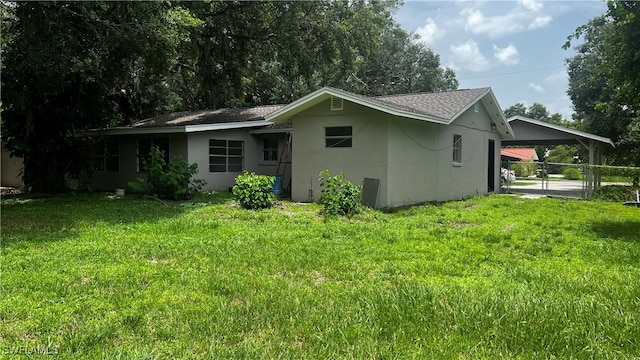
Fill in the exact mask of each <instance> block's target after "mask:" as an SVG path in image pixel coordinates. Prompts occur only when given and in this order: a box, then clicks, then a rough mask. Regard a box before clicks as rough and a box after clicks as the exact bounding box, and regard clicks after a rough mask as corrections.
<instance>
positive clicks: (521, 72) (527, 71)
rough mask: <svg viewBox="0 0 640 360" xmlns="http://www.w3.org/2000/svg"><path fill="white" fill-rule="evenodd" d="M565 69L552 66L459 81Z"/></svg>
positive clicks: (472, 77)
mask: <svg viewBox="0 0 640 360" xmlns="http://www.w3.org/2000/svg"><path fill="white" fill-rule="evenodd" d="M564 67H565V66H564V65H562V66H552V67H546V68H538V69H531V70H521V71H512V72H507V73H500V74H490V75H478V76H470V77H466V78H464V79H458V81H462V80H471V79H481V78H488V77H496V76H506V75H516V74H524V73H530V72H536V71H544V70H553V69H560V68H564Z"/></svg>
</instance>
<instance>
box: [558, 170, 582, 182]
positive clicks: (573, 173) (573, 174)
mask: <svg viewBox="0 0 640 360" xmlns="http://www.w3.org/2000/svg"><path fill="white" fill-rule="evenodd" d="M562 176H563V177H564V178H565V179H567V180H578V179H580V170H578V169H576V168H574V167H568V168H566V169H564V171H563V172H562Z"/></svg>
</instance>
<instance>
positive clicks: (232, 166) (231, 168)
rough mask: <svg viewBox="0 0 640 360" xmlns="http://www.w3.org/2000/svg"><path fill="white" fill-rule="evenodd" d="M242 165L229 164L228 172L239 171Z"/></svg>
mask: <svg viewBox="0 0 640 360" xmlns="http://www.w3.org/2000/svg"><path fill="white" fill-rule="evenodd" d="M241 171H242V165H231V164H230V165H229V172H241Z"/></svg>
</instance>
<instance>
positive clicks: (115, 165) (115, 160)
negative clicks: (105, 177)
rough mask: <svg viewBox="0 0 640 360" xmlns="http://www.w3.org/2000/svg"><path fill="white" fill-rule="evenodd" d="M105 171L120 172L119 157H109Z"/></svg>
mask: <svg viewBox="0 0 640 360" xmlns="http://www.w3.org/2000/svg"><path fill="white" fill-rule="evenodd" d="M106 170H107V171H120V157H119V156H110V157H107V159H106Z"/></svg>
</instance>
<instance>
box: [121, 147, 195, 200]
mask: <svg viewBox="0 0 640 360" xmlns="http://www.w3.org/2000/svg"><path fill="white" fill-rule="evenodd" d="M142 163H143V167H144V170H145V171H147V172H148V176H147V178H146V179H144V178H141V177H139V178H138V180H137V181H132V182H130V183H129V187H131V188H133V189H134V190H137V191H141V192H144V193H147V194H153V195H157V196H158V197H160V198H162V199H173V200H183V199H190V198H192V197H193V196H194V195H196V194H197V193H198V192H199V191H200V190H202V188H203V187H204V185H205V184H206V182H205V181H204V180H203V179H193V176H194V175H195V174H197V173H198V164H189V163H188V162H187V161H186V160H185V159H183V158H181V157H179V156H176V157H174V158H172V159H171V160H170V161H169V163H168V164H167V162H166V161H165V159H164V153H163V152H162V151H161V150H160V149H158V148H157V147H152V148H151V151H149V160H147V159H143V161H142Z"/></svg>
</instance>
